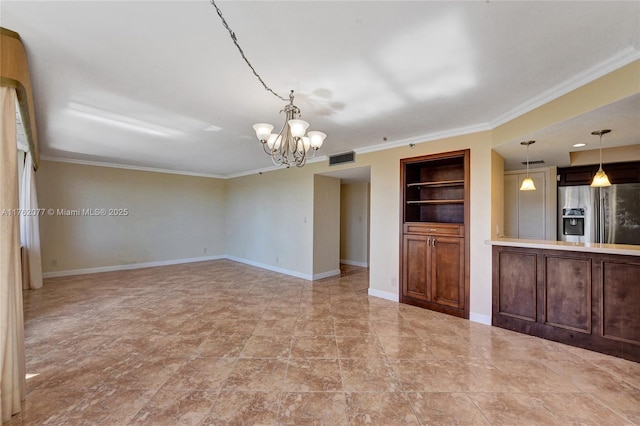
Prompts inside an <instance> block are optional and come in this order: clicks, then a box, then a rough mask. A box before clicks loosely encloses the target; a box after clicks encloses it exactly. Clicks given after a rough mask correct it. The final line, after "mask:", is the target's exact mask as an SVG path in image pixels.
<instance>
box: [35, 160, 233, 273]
mask: <svg viewBox="0 0 640 426" xmlns="http://www.w3.org/2000/svg"><path fill="white" fill-rule="evenodd" d="M36 181H37V190H38V201H39V204H40V207H41V208H43V209H46V210H49V209H53V211H52V212H51V211H49V212H48V213H46V214H45V215H44V216H42V217H41V221H40V234H41V243H42V263H43V265H42V266H43V272H45V273H50V274H51V273H56V272H61V271H74V270H86V269H95V268H105V267H111V266H118V265H133V264H145V263H150V262H162V261H175V260H179V259H193V258H207V257H211V256H216V255H217V256H222V255H224V254H225V234H224V229H225V198H226V181H224V180H220V179H209V178H201V177H192V176H179V175H171V174H166V173H155V172H144V171H135V170H124V169H117V168H109V167H97V166H87V165H79V164H70V163H61V162H52V161H42V162H41V166H40V168H39V170H38V172H37V173H36ZM58 209H62V210H82V209H107V213H108V210H109V209H127V211H128V213H127V214H126V215H123V216H109V215H106V216H87V215H80V216H67V215H63V214H62V213H59V212H58Z"/></svg>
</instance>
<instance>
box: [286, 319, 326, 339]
mask: <svg viewBox="0 0 640 426" xmlns="http://www.w3.org/2000/svg"><path fill="white" fill-rule="evenodd" d="M307 318H308V317H305V318H303V319H298V321H297V322H296V328H295V330H294V332H293V334H294V335H295V336H334V335H335V331H334V329H333V319H322V320H314V319H307Z"/></svg>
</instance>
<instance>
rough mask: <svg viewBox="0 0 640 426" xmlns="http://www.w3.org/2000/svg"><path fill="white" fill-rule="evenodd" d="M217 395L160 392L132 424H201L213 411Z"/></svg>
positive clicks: (192, 391) (139, 412) (201, 392)
mask: <svg viewBox="0 0 640 426" xmlns="http://www.w3.org/2000/svg"><path fill="white" fill-rule="evenodd" d="M216 396H217V394H216V393H215V392H209V391H195V390H182V391H176V390H166V391H164V390H160V391H158V392H157V393H156V394H155V395H154V396H153V398H151V400H150V401H149V402H148V403H147V404H146V405H145V406H144V407H142V409H141V410H140V411H138V413H137V414H136V415H135V416H134V417H133V419H132V421H131V423H130V424H147V425H165V424H166V425H169V424H174V425H177V424H186V425H197V424H199V423H200V422H201V421H202V420H203V419H204V418H205V417H206V416H207V415H208V414H209V412H210V411H211V407H212V406H213V403H214V401H215V400H216Z"/></svg>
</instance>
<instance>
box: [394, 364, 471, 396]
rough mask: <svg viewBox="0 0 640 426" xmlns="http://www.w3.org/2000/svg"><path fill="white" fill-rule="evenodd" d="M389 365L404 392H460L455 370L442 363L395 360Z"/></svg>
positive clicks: (460, 385)
mask: <svg viewBox="0 0 640 426" xmlns="http://www.w3.org/2000/svg"><path fill="white" fill-rule="evenodd" d="M391 365H392V366H393V369H394V371H395V373H396V375H397V377H398V378H399V379H400V382H401V384H402V389H403V390H404V391H405V392H460V391H462V384H461V383H459V382H458V381H457V380H456V370H455V368H453V369H452V368H451V366H449V365H445V364H443V362H442V361H438V360H435V361H429V360H414V359H396V360H392V361H391Z"/></svg>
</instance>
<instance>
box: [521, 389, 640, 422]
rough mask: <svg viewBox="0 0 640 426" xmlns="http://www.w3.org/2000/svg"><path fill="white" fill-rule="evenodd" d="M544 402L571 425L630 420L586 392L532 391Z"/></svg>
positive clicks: (534, 395)
mask: <svg viewBox="0 0 640 426" xmlns="http://www.w3.org/2000/svg"><path fill="white" fill-rule="evenodd" d="M531 396H533V397H535V398H538V399H540V400H542V401H543V402H544V405H545V408H546V409H547V410H549V411H550V412H552V413H554V414H555V416H556V417H558V418H559V419H560V422H561V423H562V424H565V425H567V424H572V425H584V426H588V425H593V426H600V425H610V426H613V425H628V424H630V422H629V421H628V420H627V419H625V418H624V417H621V416H619V415H618V414H616V413H615V412H613V411H612V410H610V409H609V408H607V407H606V406H605V405H603V404H601V403H599V402H598V401H597V400H596V399H594V398H593V397H592V396H591V395H589V394H586V393H563V394H557V393H532V394H531Z"/></svg>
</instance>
